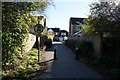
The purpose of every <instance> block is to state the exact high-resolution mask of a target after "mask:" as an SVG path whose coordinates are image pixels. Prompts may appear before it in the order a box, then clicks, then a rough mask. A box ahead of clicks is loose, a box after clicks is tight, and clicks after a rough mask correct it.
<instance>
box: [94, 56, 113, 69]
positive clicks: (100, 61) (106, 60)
mask: <svg viewBox="0 0 120 80" xmlns="http://www.w3.org/2000/svg"><path fill="white" fill-rule="evenodd" d="M114 63H115V61H114V60H113V58H112V57H109V56H101V57H100V58H97V59H96V60H95V61H93V63H92V64H93V65H94V66H103V67H112V66H114Z"/></svg>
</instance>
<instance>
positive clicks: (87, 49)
mask: <svg viewBox="0 0 120 80" xmlns="http://www.w3.org/2000/svg"><path fill="white" fill-rule="evenodd" d="M75 46H76V47H78V53H79V55H80V56H81V57H86V58H91V57H93V53H94V49H93V46H92V44H91V42H88V41H84V40H79V41H77V42H76V44H75Z"/></svg>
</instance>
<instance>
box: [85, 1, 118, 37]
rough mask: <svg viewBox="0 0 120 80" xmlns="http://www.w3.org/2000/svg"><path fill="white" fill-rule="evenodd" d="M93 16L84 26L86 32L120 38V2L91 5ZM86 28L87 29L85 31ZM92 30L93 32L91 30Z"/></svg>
mask: <svg viewBox="0 0 120 80" xmlns="http://www.w3.org/2000/svg"><path fill="white" fill-rule="evenodd" d="M90 7H91V9H90V13H91V15H90V16H89V18H88V19H87V20H85V23H86V24H87V25H84V26H83V29H84V31H85V30H86V29H88V30H87V32H89V31H91V33H94V32H98V33H109V36H119V33H120V32H119V31H120V27H119V26H118V25H120V2H116V0H115V1H113V0H109V1H108V0H102V1H100V2H96V3H93V4H91V5H90ZM85 28H86V29H85ZM91 29H92V30H91Z"/></svg>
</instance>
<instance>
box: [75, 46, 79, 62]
mask: <svg viewBox="0 0 120 80" xmlns="http://www.w3.org/2000/svg"><path fill="white" fill-rule="evenodd" d="M75 59H76V60H78V47H76V57H75Z"/></svg>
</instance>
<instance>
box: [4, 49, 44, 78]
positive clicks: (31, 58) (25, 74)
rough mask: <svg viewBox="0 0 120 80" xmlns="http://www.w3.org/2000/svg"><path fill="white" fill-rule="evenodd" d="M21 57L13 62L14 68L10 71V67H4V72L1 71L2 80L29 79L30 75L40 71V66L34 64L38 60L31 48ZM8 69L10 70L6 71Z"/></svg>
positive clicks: (34, 50)
mask: <svg viewBox="0 0 120 80" xmlns="http://www.w3.org/2000/svg"><path fill="white" fill-rule="evenodd" d="M41 53H42V52H41ZM21 56H22V58H20V59H16V61H15V62H14V64H15V66H16V67H14V69H11V67H10V68H9V65H8V66H6V67H4V68H5V71H3V80H9V79H29V77H30V75H31V74H33V73H35V72H36V71H38V70H40V69H42V66H40V65H39V64H37V63H36V62H37V60H38V59H37V58H38V50H37V49H34V48H33V49H32V50H31V51H29V52H27V53H24V55H21ZM6 68H7V69H6ZM8 68H9V69H10V70H8ZM3 70H4V69H3Z"/></svg>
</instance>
